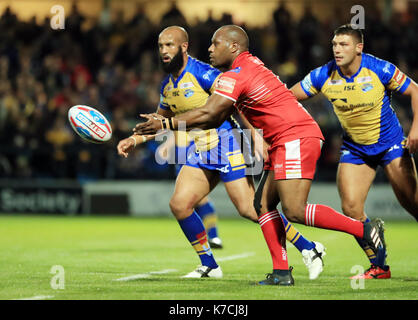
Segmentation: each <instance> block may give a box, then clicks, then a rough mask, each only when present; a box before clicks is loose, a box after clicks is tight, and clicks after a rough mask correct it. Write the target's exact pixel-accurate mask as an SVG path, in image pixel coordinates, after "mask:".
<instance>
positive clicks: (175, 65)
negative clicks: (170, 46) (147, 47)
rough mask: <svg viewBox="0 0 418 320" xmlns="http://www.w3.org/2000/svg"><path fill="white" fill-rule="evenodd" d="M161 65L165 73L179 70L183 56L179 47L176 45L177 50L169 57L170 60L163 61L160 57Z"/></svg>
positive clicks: (182, 62)
mask: <svg viewBox="0 0 418 320" xmlns="http://www.w3.org/2000/svg"><path fill="white" fill-rule="evenodd" d="M160 62H161V66H162V67H163V70H164V71H165V72H166V73H175V72H177V71H179V70H180V69H181V68H182V67H183V64H184V57H183V52H182V51H181V47H180V46H179V47H178V51H177V53H176V55H175V56H174V57H173V58H172V59H171V61H170V62H164V61H163V60H162V58H161V57H160Z"/></svg>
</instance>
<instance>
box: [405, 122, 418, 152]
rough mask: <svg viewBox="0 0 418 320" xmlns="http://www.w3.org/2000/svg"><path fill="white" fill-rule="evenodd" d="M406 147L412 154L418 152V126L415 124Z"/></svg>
mask: <svg viewBox="0 0 418 320" xmlns="http://www.w3.org/2000/svg"><path fill="white" fill-rule="evenodd" d="M405 146H406V147H407V148H408V149H409V152H410V153H415V152H417V151H418V126H417V124H415V123H413V125H412V127H411V130H410V131H409V135H408V138H407V139H406V145H405Z"/></svg>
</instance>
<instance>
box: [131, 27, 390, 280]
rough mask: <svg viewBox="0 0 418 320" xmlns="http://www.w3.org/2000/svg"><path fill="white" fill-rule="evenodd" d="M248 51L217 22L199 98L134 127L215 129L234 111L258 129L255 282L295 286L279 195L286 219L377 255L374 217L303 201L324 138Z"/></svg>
mask: <svg viewBox="0 0 418 320" xmlns="http://www.w3.org/2000/svg"><path fill="white" fill-rule="evenodd" d="M248 50H249V40H248V36H247V34H246V32H245V31H244V30H243V29H242V28H240V27H238V26H235V25H227V26H223V27H221V28H219V29H218V30H217V31H216V32H215V33H214V35H213V37H212V44H211V46H210V47H209V55H210V62H211V64H212V65H213V66H215V67H217V68H219V69H221V70H226V71H225V72H224V73H223V74H222V76H221V77H220V78H219V80H218V82H217V85H216V89H215V92H214V94H212V95H211V96H210V97H209V99H208V100H207V102H206V104H205V105H204V106H203V107H201V108H197V109H194V110H192V111H188V112H185V113H183V114H182V115H179V116H177V117H173V118H166V119H163V120H161V119H158V118H156V117H155V115H153V114H148V115H142V116H143V117H144V118H146V119H147V120H148V121H147V122H145V123H139V124H137V125H136V127H135V129H134V132H135V133H137V134H142V135H147V134H155V133H156V132H157V131H158V130H161V129H171V130H177V129H178V128H179V123H180V126H181V127H184V124H185V125H186V128H187V130H191V129H192V128H201V129H209V128H216V127H218V126H219V125H220V124H221V123H222V122H223V121H224V120H225V119H226V118H227V117H228V116H230V115H231V114H232V113H233V112H234V110H236V109H238V111H239V112H240V113H241V114H242V115H244V116H245V117H246V118H247V119H248V121H249V122H250V123H251V124H252V125H253V126H254V127H255V128H258V129H262V130H263V135H264V139H265V141H266V142H267V143H268V144H269V145H270V148H269V150H268V153H269V160H268V161H267V162H266V164H265V170H268V171H269V173H268V176H267V178H266V181H265V186H264V188H263V190H262V196H261V208H260V209H259V210H258V211H259V212H258V214H259V223H260V226H261V229H262V232H263V235H264V238H265V240H266V243H267V246H268V248H269V250H270V253H271V256H272V260H273V272H272V273H271V274H268V275H267V279H265V280H263V281H261V282H259V284H262V285H285V286H286V285H293V284H294V279H293V277H292V274H291V268H290V269H289V265H288V260H287V253H286V241H285V240H286V233H285V230H284V227H283V221H282V218H281V217H280V214H278V211H277V209H276V207H277V205H278V204H279V202H280V201H281V205H282V209H283V212H284V214H285V216H286V217H287V218H288V219H289V220H290V221H293V222H298V223H302V224H305V225H309V226H314V227H319V228H324V229H330V230H337V231H342V232H346V233H348V234H351V235H354V236H357V237H360V238H362V239H364V240H365V241H367V242H368V243H369V245H370V247H371V248H372V250H373V251H375V252H376V253H377V254H378V252H379V250H378V249H379V248H382V247H385V243H384V234H383V233H384V231H383V224H382V221H381V220H374V221H372V222H368V223H363V222H361V221H357V220H354V219H351V218H349V217H346V216H344V215H343V214H340V213H338V212H337V211H335V210H334V209H332V208H330V207H328V206H325V205H322V204H308V203H307V199H308V195H309V190H310V187H311V184H312V179H313V177H314V174H315V167H316V162H317V160H318V158H319V156H320V153H321V145H322V141H323V139H324V138H323V136H322V133H321V130H320V128H319V126H318V124H317V123H316V122H315V121H314V119H313V118H312V117H311V116H310V115H309V113H308V112H307V111H306V110H305V109H304V108H303V107H302V105H301V104H299V103H298V102H297V100H296V98H295V96H294V95H293V94H292V93H291V92H290V90H288V89H287V87H286V86H285V84H283V83H282V82H281V81H280V79H279V78H278V77H277V76H276V75H274V74H273V72H272V71H271V70H269V69H268V68H266V67H265V66H264V64H263V62H262V61H261V60H259V59H258V58H257V57H255V56H253V55H251V54H250V53H249V51H248Z"/></svg>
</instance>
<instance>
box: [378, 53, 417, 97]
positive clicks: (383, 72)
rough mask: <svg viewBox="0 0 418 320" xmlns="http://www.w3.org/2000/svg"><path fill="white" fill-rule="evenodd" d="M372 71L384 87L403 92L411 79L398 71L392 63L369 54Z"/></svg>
mask: <svg viewBox="0 0 418 320" xmlns="http://www.w3.org/2000/svg"><path fill="white" fill-rule="evenodd" d="M370 60H371V63H370V64H371V65H372V68H373V71H374V72H375V73H376V74H377V76H378V77H379V79H380V81H381V82H382V84H383V85H384V86H385V87H386V89H388V90H391V91H397V92H400V93H403V92H404V91H405V90H406V88H408V86H409V84H410V83H411V79H410V78H409V77H408V76H407V75H405V74H404V73H403V72H402V71H400V70H399V69H398V68H397V67H396V66H395V65H394V64H393V63H390V62H388V61H385V60H382V59H379V58H376V57H374V56H370Z"/></svg>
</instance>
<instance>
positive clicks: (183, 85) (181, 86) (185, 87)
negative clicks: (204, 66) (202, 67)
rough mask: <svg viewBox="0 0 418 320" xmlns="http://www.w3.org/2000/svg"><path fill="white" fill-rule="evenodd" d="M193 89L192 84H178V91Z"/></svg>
mask: <svg viewBox="0 0 418 320" xmlns="http://www.w3.org/2000/svg"><path fill="white" fill-rule="evenodd" d="M192 87H194V84H193V82H184V83H180V85H179V88H180V89H187V88H192Z"/></svg>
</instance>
